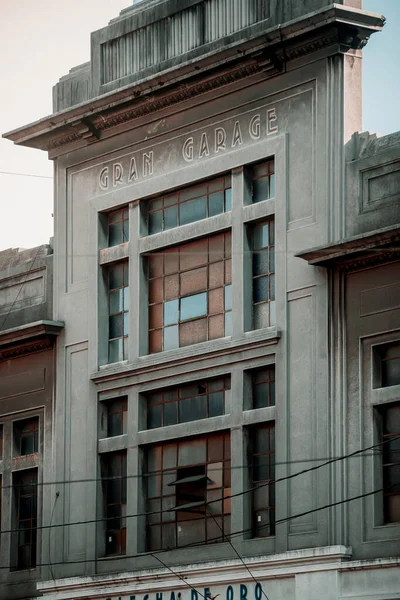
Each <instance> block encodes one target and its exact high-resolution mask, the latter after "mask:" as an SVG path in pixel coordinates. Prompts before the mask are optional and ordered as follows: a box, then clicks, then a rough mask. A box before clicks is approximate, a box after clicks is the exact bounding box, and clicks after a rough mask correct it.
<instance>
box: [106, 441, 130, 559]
mask: <svg viewBox="0 0 400 600" xmlns="http://www.w3.org/2000/svg"><path fill="white" fill-rule="evenodd" d="M101 462H102V480H103V494H104V517H105V550H106V555H107V556H108V555H113V554H125V551H126V452H112V453H110V454H103V455H102V457H101Z"/></svg>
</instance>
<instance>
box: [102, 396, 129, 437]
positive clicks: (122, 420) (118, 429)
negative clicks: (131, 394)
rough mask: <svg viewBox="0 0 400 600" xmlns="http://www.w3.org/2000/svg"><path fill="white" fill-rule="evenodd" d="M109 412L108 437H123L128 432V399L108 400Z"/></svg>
mask: <svg viewBox="0 0 400 600" xmlns="http://www.w3.org/2000/svg"><path fill="white" fill-rule="evenodd" d="M106 407H107V408H106V410H107V437H114V436H116V435H123V434H124V433H126V432H127V422H128V402H127V399H126V398H117V399H115V400H108V401H107V403H106Z"/></svg>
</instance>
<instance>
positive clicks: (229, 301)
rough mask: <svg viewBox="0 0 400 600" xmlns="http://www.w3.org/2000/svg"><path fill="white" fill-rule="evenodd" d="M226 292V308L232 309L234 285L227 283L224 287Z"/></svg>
mask: <svg viewBox="0 0 400 600" xmlns="http://www.w3.org/2000/svg"><path fill="white" fill-rule="evenodd" d="M224 294H225V310H231V309H232V286H231V285H226V286H225V287H224Z"/></svg>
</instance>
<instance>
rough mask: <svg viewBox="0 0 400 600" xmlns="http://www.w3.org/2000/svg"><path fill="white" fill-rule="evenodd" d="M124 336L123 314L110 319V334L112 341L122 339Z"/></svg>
mask: <svg viewBox="0 0 400 600" xmlns="http://www.w3.org/2000/svg"><path fill="white" fill-rule="evenodd" d="M123 334H124V331H123V321H122V314H119V315H113V316H112V317H109V334H108V337H109V338H110V339H113V338H117V337H121V336H122V335H123Z"/></svg>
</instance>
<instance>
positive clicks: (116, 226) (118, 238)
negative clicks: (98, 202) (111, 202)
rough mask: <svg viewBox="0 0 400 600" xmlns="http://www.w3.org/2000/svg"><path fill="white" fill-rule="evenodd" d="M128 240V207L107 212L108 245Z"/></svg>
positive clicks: (115, 244)
mask: <svg viewBox="0 0 400 600" xmlns="http://www.w3.org/2000/svg"><path fill="white" fill-rule="evenodd" d="M128 241H129V209H128V207H126V208H121V209H120V210H113V211H112V212H110V213H108V246H109V247H111V246H118V244H122V243H124V242H128Z"/></svg>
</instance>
